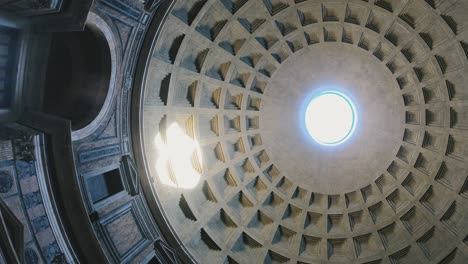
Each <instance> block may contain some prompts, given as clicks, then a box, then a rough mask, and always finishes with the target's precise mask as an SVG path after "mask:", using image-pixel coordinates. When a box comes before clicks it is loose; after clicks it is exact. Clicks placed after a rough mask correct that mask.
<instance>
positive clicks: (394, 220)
mask: <svg viewBox="0 0 468 264" xmlns="http://www.w3.org/2000/svg"><path fill="white" fill-rule="evenodd" d="M467 14H468V1H461V0H460V1H440V0H375V1H374V0H369V1H367V0H366V1H363V0H347V1H345V0H333V1H319V0H314V1H312V0H250V1H248V0H201V1H197V0H183V1H182V0H179V1H175V3H174V5H173V7H172V9H171V12H170V15H169V16H168V17H167V18H166V20H165V22H164V23H163V27H162V29H161V31H160V33H159V34H158V36H157V37H156V38H155V40H154V47H153V51H152V57H151V60H150V61H149V64H148V67H147V72H146V75H145V87H144V94H143V100H142V106H143V110H142V115H141V118H142V120H141V121H142V131H141V133H142V135H143V141H144V148H145V150H144V152H145V162H146V166H147V170H148V172H149V175H150V177H151V179H152V182H153V190H154V195H155V198H156V199H158V200H159V202H160V204H161V206H162V210H163V214H164V216H165V217H166V218H167V222H168V223H170V225H171V227H172V228H173V230H174V232H175V233H176V234H177V236H178V238H179V239H180V242H181V243H182V244H183V246H184V247H185V248H186V249H187V251H188V252H189V254H190V255H191V256H192V257H193V260H194V261H197V262H198V263H276V262H280V263H322V262H333V263H337V262H338V263H439V262H442V263H449V262H450V261H452V262H450V263H466V261H467V257H466V256H468V247H467V244H468V236H467V235H468V225H467V220H466V219H467V215H466V212H467V209H468V182H467V176H468V170H467V167H468V30H467V29H468V15H467ZM330 87H333V88H336V87H338V89H339V90H341V91H343V92H344V93H346V94H347V95H348V96H349V97H350V98H351V99H352V100H353V102H354V103H355V104H356V108H357V113H358V115H359V122H358V125H357V127H356V131H355V132H354V134H353V135H352V137H351V138H350V139H349V140H348V141H347V142H345V143H343V144H341V145H339V146H333V147H330V146H321V145H319V144H316V143H315V142H314V141H313V140H312V139H311V138H310V136H309V135H308V134H307V132H306V131H305V128H304V127H305V125H304V111H305V109H306V107H307V103H308V102H309V101H310V98H311V96H313V95H314V94H317V93H318V92H320V91H323V90H326V89H328V88H330ZM323 114H324V115H326V113H323ZM444 261H445V262H444Z"/></svg>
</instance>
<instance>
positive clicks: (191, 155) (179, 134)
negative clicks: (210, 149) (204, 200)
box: [155, 123, 202, 189]
mask: <svg viewBox="0 0 468 264" xmlns="http://www.w3.org/2000/svg"><path fill="white" fill-rule="evenodd" d="M155 143H156V147H157V149H158V159H157V161H156V171H157V174H158V176H159V179H160V180H161V182H162V183H163V184H166V185H168V186H172V187H175V188H182V189H193V188H194V187H195V186H197V184H198V181H199V180H200V176H201V172H202V167H201V164H202V160H201V159H202V155H201V151H200V147H199V145H198V142H197V141H196V140H194V139H192V138H191V137H189V136H188V135H187V134H186V133H185V132H184V131H183V130H182V129H181V128H180V126H179V125H178V124H177V123H172V124H171V125H170V126H169V127H168V128H167V130H166V133H165V135H164V134H161V133H158V135H157V136H156V140H155Z"/></svg>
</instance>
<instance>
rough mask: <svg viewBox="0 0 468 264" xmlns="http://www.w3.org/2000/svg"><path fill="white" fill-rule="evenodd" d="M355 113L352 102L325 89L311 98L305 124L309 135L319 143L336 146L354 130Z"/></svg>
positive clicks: (344, 96)
mask: <svg viewBox="0 0 468 264" xmlns="http://www.w3.org/2000/svg"><path fill="white" fill-rule="evenodd" d="M356 122H357V113H356V109H355V107H354V104H353V102H352V101H351V100H350V99H349V98H348V97H347V96H346V95H344V94H342V93H340V92H337V91H326V92H322V93H320V94H319V95H317V96H315V97H314V98H312V100H311V101H310V103H309V105H308V106H307V110H306V115H305V124H306V128H307V131H308V132H309V134H310V136H311V137H312V138H313V139H314V140H315V141H316V142H317V143H319V144H321V145H329V146H336V145H339V144H342V143H344V142H345V141H346V140H348V139H349V138H350V137H351V135H352V134H353V132H354V129H355V127H356Z"/></svg>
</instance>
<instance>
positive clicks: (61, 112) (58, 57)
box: [43, 26, 112, 130]
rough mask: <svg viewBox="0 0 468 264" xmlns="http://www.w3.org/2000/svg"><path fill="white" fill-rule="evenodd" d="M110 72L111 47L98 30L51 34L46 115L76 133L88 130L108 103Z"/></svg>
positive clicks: (47, 70)
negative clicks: (65, 122) (67, 124)
mask: <svg viewBox="0 0 468 264" xmlns="http://www.w3.org/2000/svg"><path fill="white" fill-rule="evenodd" d="M111 72H112V60H111V53H110V49H109V45H108V43H107V40H106V37H105V36H104V34H102V32H101V31H100V30H98V29H97V28H94V27H93V26H86V27H85V29H84V31H79V32H65V33H54V34H52V40H51V45H50V54H49V61H48V63H47V69H46V79H45V92H44V100H43V111H44V112H46V113H49V114H52V115H56V116H59V117H62V118H65V119H68V120H71V124H72V129H73V130H78V129H81V128H83V127H85V126H87V125H88V124H90V123H91V122H92V121H93V120H94V119H95V118H96V117H97V115H98V114H99V112H100V110H101V108H102V106H103V105H104V102H105V101H106V97H107V93H108V90H109V83H110V78H111Z"/></svg>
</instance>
